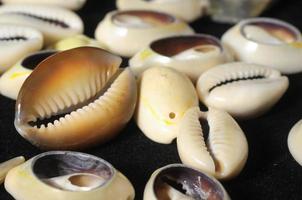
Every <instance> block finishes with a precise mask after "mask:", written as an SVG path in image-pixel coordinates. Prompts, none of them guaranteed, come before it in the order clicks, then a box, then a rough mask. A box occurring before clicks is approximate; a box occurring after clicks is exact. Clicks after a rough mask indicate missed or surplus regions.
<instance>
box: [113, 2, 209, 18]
mask: <svg viewBox="0 0 302 200" xmlns="http://www.w3.org/2000/svg"><path fill="white" fill-rule="evenodd" d="M116 5H117V7H118V9H119V10H133V9H140V10H154V11H161V12H165V13H169V14H170V15H173V16H176V17H178V18H180V19H183V20H185V21H189V22H191V21H194V20H195V19H197V18H199V17H200V16H202V15H203V14H204V11H205V9H206V8H207V7H208V6H209V2H208V0H186V1H183V0H154V1H144V0H117V1H116Z"/></svg>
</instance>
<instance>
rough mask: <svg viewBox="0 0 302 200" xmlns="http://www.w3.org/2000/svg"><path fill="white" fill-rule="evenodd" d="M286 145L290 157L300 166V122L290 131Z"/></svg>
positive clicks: (301, 139) (301, 123)
mask: <svg viewBox="0 0 302 200" xmlns="http://www.w3.org/2000/svg"><path fill="white" fill-rule="evenodd" d="M287 144H288V149H289V151H290V153H291V155H292V156H293V157H294V159H295V160H296V161H297V162H298V163H299V164H300V165H301V166H302V154H301V152H302V120H300V121H299V122H297V123H296V124H295V126H294V127H293V128H292V129H291V130H290V132H289V135H288V139H287Z"/></svg>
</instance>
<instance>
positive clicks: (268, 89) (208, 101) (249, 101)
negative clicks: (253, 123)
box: [196, 62, 289, 119]
mask: <svg viewBox="0 0 302 200" xmlns="http://www.w3.org/2000/svg"><path fill="white" fill-rule="evenodd" d="M288 85H289V81H288V78H287V77H286V76H282V75H281V74H280V72H279V71H277V70H275V69H272V68H268V67H264V66H260V65H256V64H247V63H241V62H238V63H228V64H223V65H218V66H216V67H214V68H211V69H209V70H208V71H206V72H205V73H203V74H202V75H201V76H200V78H199V79H198V81H197V86H196V87H197V93H198V95H199V98H200V100H201V101H202V102H203V103H204V104H205V105H206V106H208V107H214V108H218V109H222V110H225V111H227V112H228V113H230V114H231V115H232V116H233V117H237V118H244V119H246V118H252V117H257V116H260V115H261V114H263V113H265V112H266V111H268V110H269V109H270V108H271V107H272V106H274V105H275V104H276V103H277V102H278V101H279V99H280V98H281V97H282V96H283V94H284V93H285V92H286V90H287V88H288Z"/></svg>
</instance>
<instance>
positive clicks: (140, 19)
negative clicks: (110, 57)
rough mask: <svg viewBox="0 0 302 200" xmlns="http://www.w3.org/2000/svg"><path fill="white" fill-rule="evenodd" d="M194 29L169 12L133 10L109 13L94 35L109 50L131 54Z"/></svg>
mask: <svg viewBox="0 0 302 200" xmlns="http://www.w3.org/2000/svg"><path fill="white" fill-rule="evenodd" d="M193 33H194V31H193V29H191V28H190V27H189V26H188V25H187V24H186V23H184V22H182V21H180V20H178V19H176V18H174V17H173V16H170V15H168V14H164V13H160V12H155V11H144V10H131V11H113V12H110V13H108V14H107V15H106V17H105V18H104V20H102V21H101V22H100V23H99V25H98V27H97V29H96V31H95V37H96V39H97V40H99V41H100V42H101V43H104V44H105V45H106V46H108V48H109V49H110V51H112V52H114V53H117V54H119V55H121V56H126V57H130V56H133V55H134V54H135V53H137V52H138V51H139V50H141V49H142V48H144V47H146V46H148V45H149V43H150V42H152V41H153V40H156V39H159V38H162V37H167V36H172V35H188V34H193Z"/></svg>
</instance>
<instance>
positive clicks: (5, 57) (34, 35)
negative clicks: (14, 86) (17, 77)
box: [0, 24, 43, 73]
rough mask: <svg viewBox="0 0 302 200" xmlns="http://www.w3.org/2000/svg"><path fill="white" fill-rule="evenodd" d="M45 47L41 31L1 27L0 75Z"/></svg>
mask: <svg viewBox="0 0 302 200" xmlns="http://www.w3.org/2000/svg"><path fill="white" fill-rule="evenodd" d="M42 46H43V36H42V34H41V33H40V32H39V31H36V30H34V29H32V28H28V27H25V26H16V25H9V24H2V25H1V26H0V55H1V57H0V58H1V59H0V73H2V72H4V71H5V70H7V69H8V68H10V67H11V66H13V65H14V64H15V63H16V62H17V61H18V60H20V59H21V58H23V57H24V56H25V55H27V54H29V53H32V52H35V51H38V50H40V49H41V48H42Z"/></svg>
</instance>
